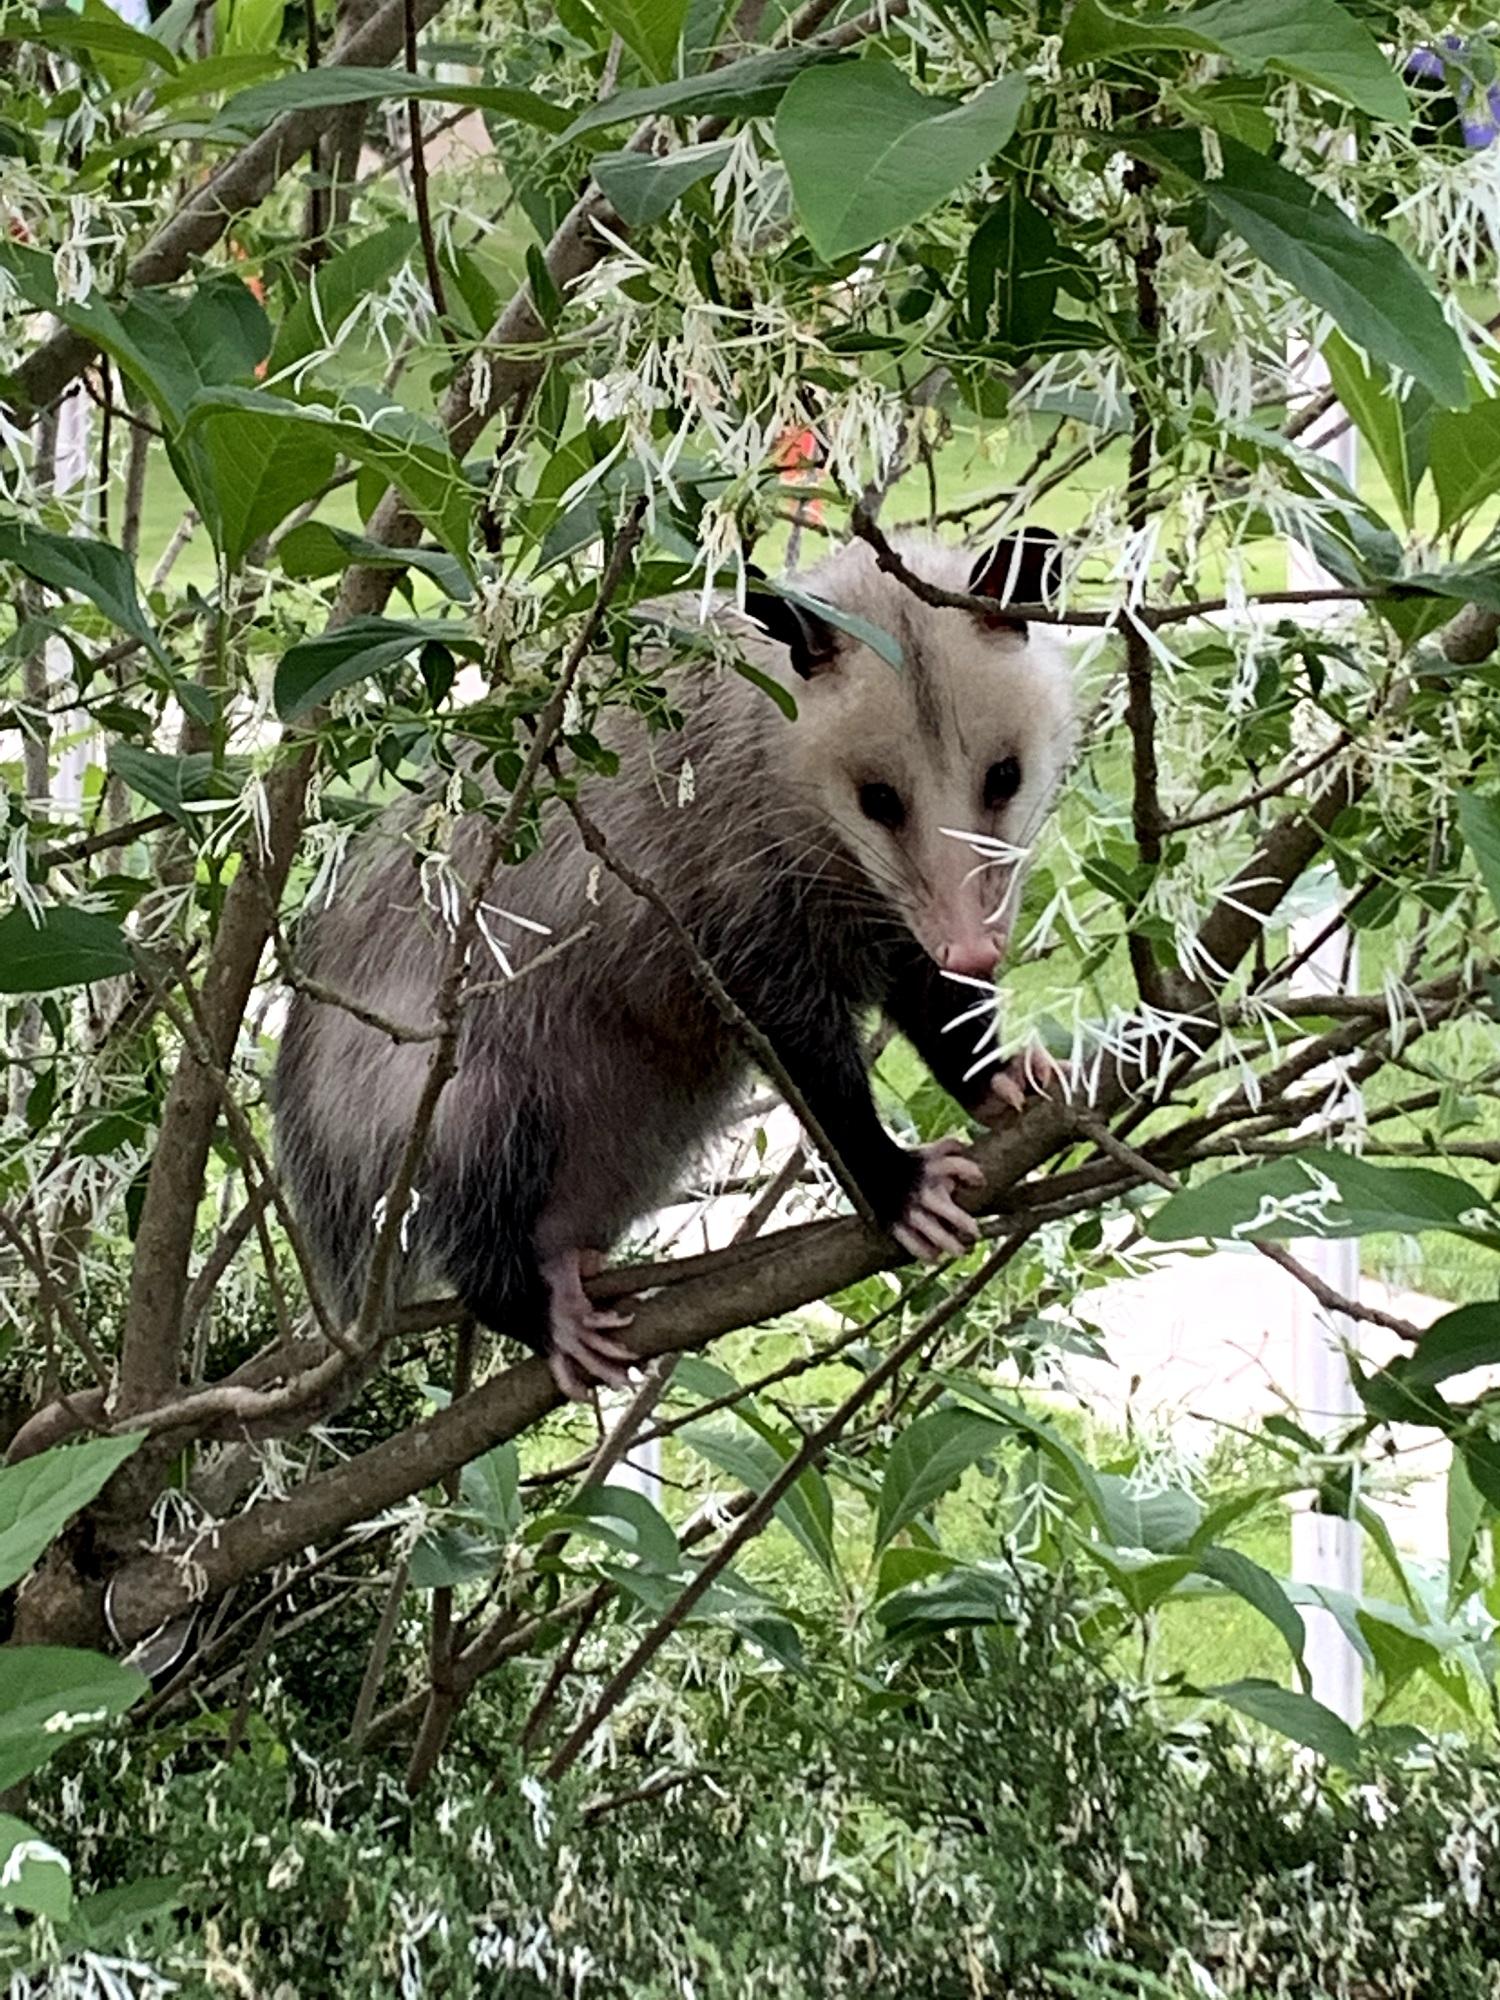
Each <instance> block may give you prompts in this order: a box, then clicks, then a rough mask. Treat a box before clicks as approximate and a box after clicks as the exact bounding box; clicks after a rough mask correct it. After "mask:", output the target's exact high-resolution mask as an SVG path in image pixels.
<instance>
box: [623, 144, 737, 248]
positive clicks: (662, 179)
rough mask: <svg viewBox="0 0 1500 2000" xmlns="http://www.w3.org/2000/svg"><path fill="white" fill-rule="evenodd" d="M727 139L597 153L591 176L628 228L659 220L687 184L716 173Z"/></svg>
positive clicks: (726, 151) (723, 158)
mask: <svg viewBox="0 0 1500 2000" xmlns="http://www.w3.org/2000/svg"><path fill="white" fill-rule="evenodd" d="M731 150H732V149H731V147H730V145H729V143H728V141H727V140H719V141H716V142H715V143H714V144H712V145H707V146H683V147H681V148H679V150H678V151H677V152H675V153H667V154H664V155H661V156H658V155H657V154H655V153H633V152H629V151H626V152H622V153H598V154H596V155H595V156H594V179H595V180H596V181H597V182H598V183H599V185H600V187H602V188H603V190H604V192H605V194H606V195H608V197H609V199H610V201H611V203H612V204H613V205H614V209H615V212H616V214H617V215H618V216H619V217H620V219H621V221H622V222H628V223H629V224H630V226H631V228H632V229H643V228H644V227H645V226H646V225H647V224H648V223H651V222H659V221H660V220H661V218H662V217H663V216H664V215H665V214H666V213H667V211H668V209H670V208H671V207H673V206H674V204H675V203H677V202H678V201H680V200H681V198H682V197H683V195H685V194H686V193H687V191H688V189H689V188H691V187H696V186H697V185H698V183H699V181H704V180H707V179H708V177H709V175H710V174H716V173H717V172H718V171H719V169H720V167H722V166H723V164H724V162H725V161H726V160H727V159H728V158H729V155H730V152H731Z"/></svg>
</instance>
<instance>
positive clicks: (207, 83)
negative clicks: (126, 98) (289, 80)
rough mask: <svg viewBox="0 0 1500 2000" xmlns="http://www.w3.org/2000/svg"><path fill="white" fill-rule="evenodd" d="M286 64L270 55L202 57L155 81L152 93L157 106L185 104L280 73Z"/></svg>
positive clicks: (287, 66) (283, 60)
mask: <svg viewBox="0 0 1500 2000" xmlns="http://www.w3.org/2000/svg"><path fill="white" fill-rule="evenodd" d="M289 66H290V65H289V63H288V62H287V59H286V58H285V57H283V56H278V55H274V54H265V55H238V56H205V57H204V58H203V60H202V61H201V62H192V63H184V64H183V66H182V68H181V69H180V70H178V72H177V74H176V75H175V76H173V77H170V78H169V79H168V80H167V81H166V82H164V83H159V84H157V86H156V88H155V90H154V91H153V92H152V96H153V97H154V99H155V101H156V103H157V105H158V106H160V107H165V106H167V105H169V104H183V103H188V102H191V101H192V100H194V99H196V98H205V97H213V96H216V95H217V94H218V93H219V92H220V91H222V90H238V89H240V88H242V87H244V86H248V85H249V84H252V83H260V82H261V81H262V80H263V79H265V78H266V77H272V76H279V75H281V74H282V73H283V72H284V71H285V70H286V69H287V68H289Z"/></svg>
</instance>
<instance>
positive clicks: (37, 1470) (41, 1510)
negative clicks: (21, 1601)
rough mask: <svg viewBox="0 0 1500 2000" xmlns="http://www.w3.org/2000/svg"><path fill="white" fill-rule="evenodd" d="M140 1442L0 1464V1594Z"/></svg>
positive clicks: (66, 1448)
mask: <svg viewBox="0 0 1500 2000" xmlns="http://www.w3.org/2000/svg"><path fill="white" fill-rule="evenodd" d="M0 963H3V948H0ZM140 1443H141V1438H140V1437H139V1436H136V1437H118V1438H114V1437H111V1438H90V1439H88V1441H87V1442H86V1443H83V1444H65V1445H56V1446H54V1447H53V1449H52V1450H51V1451H43V1452H38V1454H37V1455H36V1457H35V1458H27V1459H22V1461H21V1462H20V1464H19V1465H6V1466H0V1590H9V1589H10V1587H11V1585H12V1584H13V1583H18V1582H19V1581H20V1579H21V1578H22V1577H23V1576H24V1575H25V1574H26V1572H27V1570H29V1569H30V1568H31V1566H32V1564H33V1563H34V1562H35V1561H36V1559H37V1557H38V1556H39V1555H40V1554H41V1553H42V1551H43V1549H45V1548H46V1546H47V1544H48V1543H49V1542H50V1541H52V1540H54V1539H55V1537H56V1536H58V1535H60V1534H61V1533H62V1531H63V1529H64V1528H65V1527H66V1526H67V1524H68V1522H69V1521H71V1520H72V1518H73V1516H74V1515H75V1514H76V1513H77V1512H78V1510H79V1508H80V1507H86V1506H87V1505H88V1503H89V1502H90V1501H91V1500H92V1499H93V1498H94V1497H95V1495H96V1494H97V1493H99V1492H100V1490H101V1489H102V1488H103V1486H104V1484H105V1482H106V1481H107V1480H108V1479H110V1478H112V1477H113V1475H114V1474H115V1473H116V1472H117V1471H118V1470H119V1468H120V1467H121V1466H122V1465H123V1464H124V1463H125V1461H126V1459H127V1458H129V1456H130V1454H131V1453H132V1452H133V1451H135V1450H136V1449H137V1447H138V1446H139V1445H140Z"/></svg>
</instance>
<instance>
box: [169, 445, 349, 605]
mask: <svg viewBox="0 0 1500 2000" xmlns="http://www.w3.org/2000/svg"><path fill="white" fill-rule="evenodd" d="M192 444H193V446H194V448H195V452H196V454H197V455H198V456H199V457H200V458H201V459H202V461H203V462H204V465H205V467H206V472H205V474H204V475H203V476H201V477H197V478H195V479H194V480H193V484H194V486H195V487H196V488H197V495H198V502H199V510H200V512H201V513H202V515H203V520H204V525H205V526H206V527H207V529H208V531H209V533H210V534H211V535H212V537H213V539H214V544H215V546H216V547H217V548H218V550H219V552H220V554H221V555H222V556H223V557H224V560H225V561H226V562H227V563H228V564H229V565H230V567H231V568H235V567H237V566H238V565H239V564H240V563H241V562H243V561H244V559H245V557H246V556H247V555H248V554H249V552H250V550H251V549H252V548H254V547H255V545H256V543H257V542H259V541H260V540H261V539H262V537H263V536H266V535H269V534H270V533H271V532H272V531H273V529H275V528H277V527H279V526H280V524H281V523H282V522H283V521H284V520H285V519H286V518H287V516H288V515H289V514H291V513H294V512H295V510H296V509H297V508H298V507H300V506H301V505H302V504H303V502H304V501H307V500H311V499H312V498H313V496H314V494H316V493H319V492H321V491H322V489H323V488H324V487H325V486H326V485H327V484H328V482H329V480H330V479H332V477H333V473H334V468H335V466H336V465H337V463H338V444H337V442H336V440H335V439H334V438H333V437H331V436H330V435H328V434H327V432H326V431H320V430H319V429H317V428H314V427H311V426H305V425H300V424H297V423H295V422H289V421H287V420H286V419H285V418H284V417H280V416H271V415H268V414H258V415H244V414H238V413H237V414H231V415H229V416H218V417H215V418H213V419H212V420H206V421H204V422H203V423H202V424H200V425H199V427H198V429H197V431H196V433H195V435H194V437H193V439H192Z"/></svg>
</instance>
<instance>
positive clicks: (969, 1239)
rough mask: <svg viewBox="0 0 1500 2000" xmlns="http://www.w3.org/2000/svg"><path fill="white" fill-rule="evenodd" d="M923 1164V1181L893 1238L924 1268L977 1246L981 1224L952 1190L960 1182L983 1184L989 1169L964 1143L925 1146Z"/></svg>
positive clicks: (949, 1141) (939, 1142)
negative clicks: (922, 1264)
mask: <svg viewBox="0 0 1500 2000" xmlns="http://www.w3.org/2000/svg"><path fill="white" fill-rule="evenodd" d="M921 1160H922V1178H921V1179H920V1180H919V1181H918V1183H917V1185H916V1187H915V1188H914V1189H913V1190H912V1193H911V1196H910V1199H909V1200H908V1201H907V1204H906V1210H905V1213H904V1214H903V1215H902V1217H901V1220H900V1222H898V1223H897V1225H896V1227H895V1228H894V1229H893V1230H892V1231H891V1234H892V1235H893V1236H894V1237H895V1239H896V1241H897V1242H898V1243H899V1244H900V1245H901V1248H902V1249H903V1250H905V1251H906V1252H907V1254H908V1256H912V1257H917V1258H920V1259H921V1261H922V1262H923V1263H924V1264H933V1263H936V1262H937V1261H938V1260H939V1259H940V1258H942V1257H961V1256H962V1255H963V1253H964V1252H965V1251H966V1250H968V1249H970V1248H971V1247H972V1246H973V1245H974V1244H975V1243H977V1242H978V1240H979V1225H978V1223H977V1222H976V1221H975V1220H974V1218H973V1216H972V1215H970V1214H969V1213H968V1211H967V1210H966V1209H963V1208H960V1207H959V1205H958V1203H957V1202H956V1201H955V1200H954V1199H953V1190H954V1188H955V1187H956V1186H958V1185H960V1184H961V1183H966V1184H968V1185H969V1186H971V1187H977V1186H979V1185H980V1183H981V1182H982V1181H983V1179H984V1171H983V1169H982V1168H981V1167H980V1165H979V1163H978V1161H977V1160H974V1159H971V1158H970V1156H969V1153H968V1149H967V1148H966V1147H965V1145H964V1142H963V1141H962V1140H961V1139H939V1140H937V1141H936V1143H935V1144H933V1145H931V1146H924V1147H923V1148H922V1151H921Z"/></svg>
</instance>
